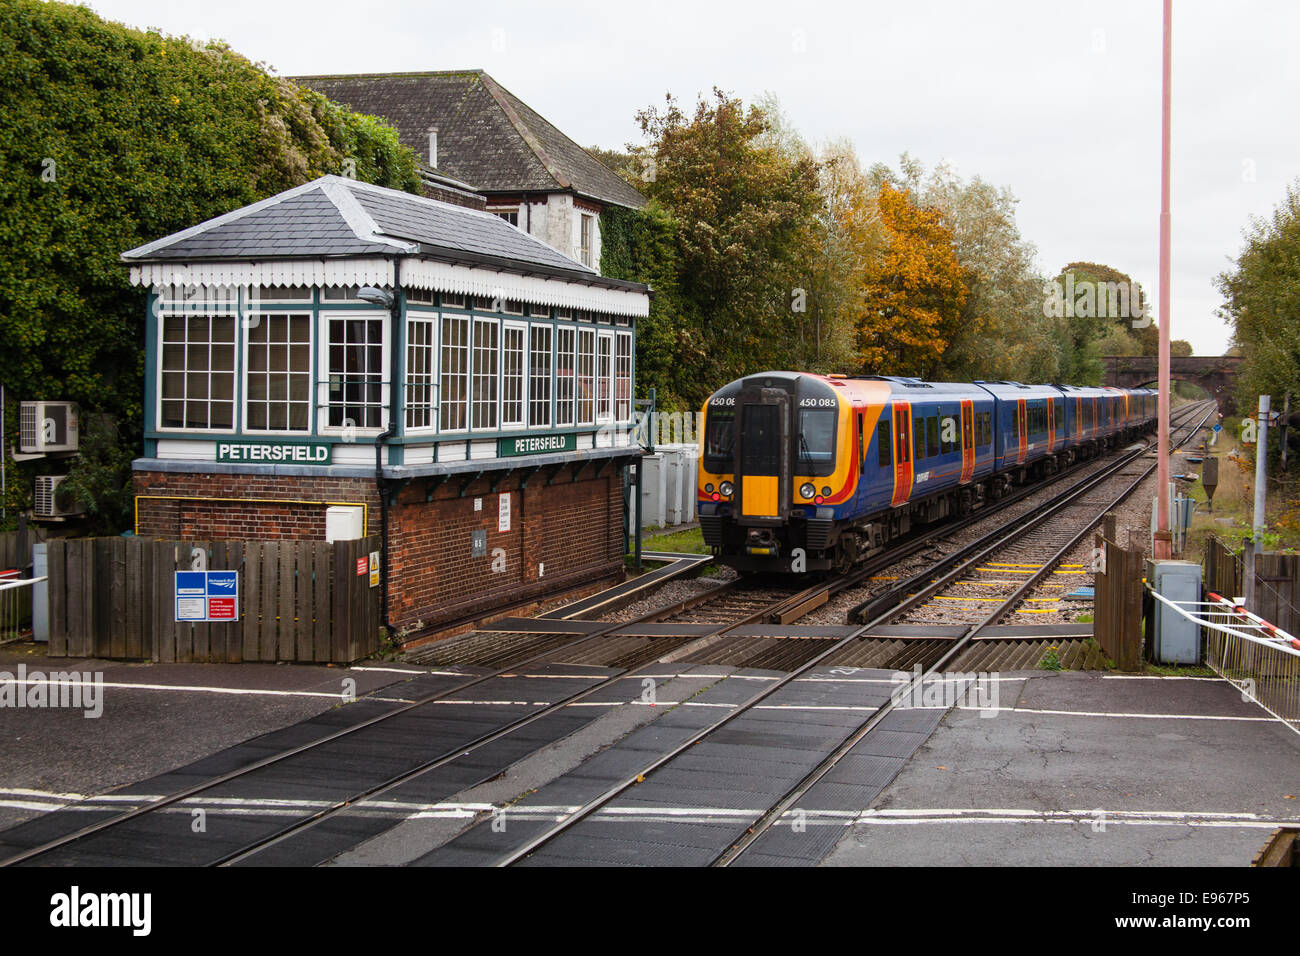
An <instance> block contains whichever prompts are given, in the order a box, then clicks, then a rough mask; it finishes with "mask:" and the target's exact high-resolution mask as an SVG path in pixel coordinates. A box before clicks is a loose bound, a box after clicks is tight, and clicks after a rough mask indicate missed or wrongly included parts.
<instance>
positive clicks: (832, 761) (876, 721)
mask: <svg viewBox="0 0 1300 956" xmlns="http://www.w3.org/2000/svg"><path fill="white" fill-rule="evenodd" d="M1213 412H1214V408H1213V406H1212V407H1211V408H1210V409H1209V410H1208V411H1207V412H1206V413H1205V415H1204V416H1202V417H1201V419H1200V420H1199V421H1197V422H1196V424H1195V425H1193V426H1192V428H1191V429H1190V430H1189V433H1188V435H1187V436H1186V437H1184V438H1183V439H1182V441H1180V442H1179V443H1178V444H1179V446H1181V445H1182V444H1185V443H1186V442H1187V441H1189V440H1190V439H1191V438H1192V437H1194V436H1195V435H1196V433H1197V431H1199V430H1200V428H1201V426H1202V425H1204V424H1205V421H1206V420H1207V419H1208V418H1209V417H1210V415H1211V414H1213ZM1194 417H1195V413H1193V414H1192V415H1190V416H1188V418H1189V419H1190V418H1194ZM1183 424H1185V422H1184V423H1183ZM1180 427H1181V425H1180ZM1134 457H1136V456H1134ZM1129 460H1132V459H1129ZM1119 467H1123V466H1122V465H1121V466H1119ZM1119 467H1117V468H1116V469H1114V470H1115V471H1116V472H1117V471H1118V470H1119ZM1155 470H1156V463H1155V462H1153V463H1152V464H1151V465H1149V466H1148V467H1147V468H1145V469H1144V470H1143V471H1142V473H1141V474H1139V475H1138V476H1137V477H1136V478H1134V480H1133V481H1131V482H1129V484H1128V485H1126V486H1125V487H1124V488H1123V490H1121V491H1120V493H1119V494H1118V495H1116V496H1115V497H1114V498H1113V499H1111V500H1110V501H1108V502H1107V503H1106V505H1105V506H1104V507H1102V508H1101V509H1100V511H1098V512H1096V513H1095V515H1094V517H1093V518H1092V520H1091V521H1089V522H1088V523H1087V524H1085V525H1084V526H1082V527H1081V528H1080V530H1079V531H1078V532H1077V533H1076V534H1074V535H1072V536H1071V537H1070V539H1069V541H1067V542H1066V543H1065V544H1064V545H1062V546H1061V547H1060V548H1058V549H1057V551H1056V553H1055V554H1054V555H1053V556H1052V557H1051V558H1050V559H1049V560H1047V561H1045V562H1043V564H1042V565H1041V567H1039V568H1038V570H1036V571H1035V572H1034V573H1033V574H1032V575H1030V577H1029V578H1028V579H1026V580H1025V581H1024V582H1023V583H1022V584H1021V585H1020V587H1018V588H1016V590H1015V591H1014V592H1013V593H1012V594H1011V595H1009V596H1008V597H1007V598H1006V600H1005V601H1003V602H1002V603H1001V604H1000V605H998V607H997V608H996V609H994V610H993V611H992V612H991V613H989V614H988V615H986V616H985V617H984V619H983V620H981V621H979V622H978V623H976V624H973V625H971V626H970V627H969V628H968V629H967V630H966V631H965V632H964V633H963V634H962V635H961V636H960V637H958V638H956V639H955V640H954V643H953V646H952V647H951V648H949V649H948V650H947V651H946V652H945V653H944V654H943V655H942V656H941V657H940V658H939V659H938V660H937V661H935V663H934V664H932V665H930V667H929V668H927V669H926V670H925V671H924V672H923V673H922V674H920V675H917V676H914V677H913V678H912V679H911V680H909V681H908V683H907V684H906V685H904V686H903V687H901V688H899V689H898V690H896V691H895V693H894V694H893V695H891V697H890V700H889V702H888V703H886V704H883V705H881V707H880V708H879V709H878V710H877V711H876V712H875V713H873V714H872V715H871V716H870V717H869V718H867V720H866V721H864V722H863V723H862V724H861V725H860V726H859V727H858V728H857V729H856V730H855V731H853V733H851V734H850V735H849V736H848V737H847V738H846V739H845V740H844V741H843V742H841V743H840V744H839V746H837V747H836V748H835V749H834V750H833V751H831V753H830V754H828V755H827V756H826V757H825V758H823V759H822V761H821V762H820V763H818V765H817V766H816V767H814V768H813V769H812V770H811V771H809V772H808V773H807V774H806V775H805V776H804V777H803V778H801V779H800V780H799V782H798V783H796V784H795V785H794V786H793V787H791V788H790V790H788V791H787V792H786V794H785V795H784V796H783V797H782V798H781V799H780V800H778V801H777V802H776V803H775V804H773V805H772V806H771V807H769V808H768V809H767V810H766V811H764V813H763V815H762V816H760V817H759V818H758V819H757V820H756V821H755V822H754V824H753V825H752V826H751V827H750V828H749V829H748V830H746V831H745V833H744V834H743V835H742V836H741V838H740V839H739V840H737V841H736V842H735V843H733V844H732V845H731V846H730V847H728V848H727V849H726V850H724V851H723V852H722V853H720V854H719V855H718V856H717V857H715V858H714V860H713V861H712V862H711V863H710V865H711V866H730V865H731V864H732V863H733V862H734V861H735V860H736V859H737V858H739V857H740V856H741V855H742V854H744V853H745V851H746V850H748V849H749V848H750V847H751V846H753V845H754V843H755V842H756V841H757V840H758V839H759V838H760V837H761V836H762V835H763V834H764V833H765V832H767V831H768V830H770V829H771V828H772V826H774V825H775V824H776V822H777V821H778V820H780V819H781V818H782V817H784V816H785V814H787V813H788V812H790V810H791V809H793V808H795V807H796V805H797V804H798V803H799V801H800V800H802V799H803V798H804V797H805V796H807V794H808V792H809V791H810V790H811V789H812V788H813V787H814V786H815V785H816V784H817V783H818V781H820V780H821V779H822V778H823V777H825V776H826V774H828V773H829V772H830V771H831V770H833V769H834V768H835V767H836V766H837V765H838V764H839V762H840V761H841V760H843V759H844V757H845V756H847V755H848V754H849V753H850V752H851V751H852V750H853V748H854V747H855V746H857V744H858V743H859V742H860V741H861V740H862V739H863V738H864V737H866V736H867V735H868V734H869V733H871V731H872V730H874V729H875V728H876V727H877V726H879V725H880V722H881V721H883V720H884V719H885V717H886V716H888V714H889V713H891V712H892V711H893V710H894V709H896V707H897V703H898V701H899V700H905V699H906V698H907V695H909V694H910V693H912V692H913V691H914V690H915V689H916V687H917V686H918V685H920V684H923V683H924V681H925V680H926V679H927V678H929V677H931V676H932V675H934V674H936V673H939V672H941V671H942V669H943V668H944V667H946V666H947V665H948V664H949V662H951V661H952V660H954V659H956V657H957V656H958V655H959V654H960V653H961V652H962V651H964V650H965V649H966V648H967V646H969V644H970V643H971V642H972V641H973V640H975V638H976V636H977V635H978V634H979V633H980V632H981V631H983V630H984V629H985V628H987V627H990V626H992V625H994V624H996V623H998V622H999V621H1001V620H1002V619H1003V618H1004V617H1006V616H1007V615H1008V614H1010V613H1011V612H1012V611H1013V610H1015V608H1016V606H1017V605H1018V604H1020V603H1021V601H1022V600H1023V598H1024V596H1025V595H1026V594H1028V593H1029V591H1030V590H1031V589H1032V588H1034V587H1035V586H1036V585H1037V584H1038V583H1039V582H1040V581H1042V580H1043V578H1045V577H1046V576H1047V574H1048V573H1049V572H1050V571H1051V570H1052V569H1053V568H1054V567H1055V566H1056V565H1057V564H1059V563H1060V562H1061V560H1062V559H1063V558H1064V557H1065V556H1066V555H1067V554H1069V553H1070V551H1071V550H1072V549H1073V548H1074V547H1075V546H1077V545H1078V543H1079V542H1080V541H1082V540H1083V539H1084V538H1085V537H1086V536H1087V534H1088V532H1089V531H1091V530H1092V529H1093V528H1095V527H1096V526H1097V524H1098V523H1100V522H1101V520H1102V519H1103V518H1104V517H1105V515H1106V512H1108V511H1109V510H1110V509H1112V508H1114V507H1116V506H1117V505H1119V504H1121V503H1123V502H1124V501H1125V500H1126V499H1127V498H1128V497H1129V496H1130V495H1132V494H1133V493H1134V492H1135V491H1136V490H1137V488H1138V486H1139V485H1141V484H1142V483H1143V482H1144V481H1146V480H1147V478H1149V477H1150V476H1151V473H1152V472H1153V471H1155ZM899 613H900V611H898V610H897V609H895V610H894V611H887V612H885V613H884V614H882V615H881V616H880V617H879V618H877V619H876V620H873V621H872V622H871V623H869V624H867V625H866V626H865V627H864V629H863V630H864V631H870V630H871V629H872V628H875V627H878V626H880V625H881V624H884V623H887V622H888V621H889V620H891V619H892V618H894V617H896V616H897V615H898V614H899Z"/></svg>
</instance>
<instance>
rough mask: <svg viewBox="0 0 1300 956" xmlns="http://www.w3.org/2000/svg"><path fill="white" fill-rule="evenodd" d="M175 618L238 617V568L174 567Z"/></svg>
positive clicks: (230, 619) (207, 619) (231, 618)
mask: <svg viewBox="0 0 1300 956" xmlns="http://www.w3.org/2000/svg"><path fill="white" fill-rule="evenodd" d="M176 620H178V621H194V622H203V621H238V620H239V572H238V571H177V572H176Z"/></svg>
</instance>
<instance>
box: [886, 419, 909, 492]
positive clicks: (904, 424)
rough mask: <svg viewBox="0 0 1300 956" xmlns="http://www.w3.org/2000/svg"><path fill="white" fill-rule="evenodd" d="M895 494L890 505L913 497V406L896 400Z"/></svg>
mask: <svg viewBox="0 0 1300 956" xmlns="http://www.w3.org/2000/svg"><path fill="white" fill-rule="evenodd" d="M893 416H894V496H893V497H892V498H891V499H890V502H889V503H890V505H892V506H893V507H898V506H899V505H902V504H906V503H907V500H908V499H909V498H911V497H912V406H911V405H909V404H908V403H907V402H894V405H893Z"/></svg>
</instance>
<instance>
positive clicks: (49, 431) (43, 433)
mask: <svg viewBox="0 0 1300 956" xmlns="http://www.w3.org/2000/svg"><path fill="white" fill-rule="evenodd" d="M18 424H19V436H18V443H19V451H21V452H24V453H26V454H37V455H43V454H46V453H47V452H54V451H76V450H77V406H76V405H75V404H73V403H72V402H23V403H22V408H21V410H20V413H19V417H18Z"/></svg>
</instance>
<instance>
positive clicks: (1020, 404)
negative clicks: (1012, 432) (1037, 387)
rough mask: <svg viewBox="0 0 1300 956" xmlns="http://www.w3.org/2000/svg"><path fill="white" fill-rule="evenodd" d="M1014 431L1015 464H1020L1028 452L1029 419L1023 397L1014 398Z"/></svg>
mask: <svg viewBox="0 0 1300 956" xmlns="http://www.w3.org/2000/svg"><path fill="white" fill-rule="evenodd" d="M1016 432H1017V433H1018V434H1017V435H1016V438H1017V448H1018V450H1017V457H1016V464H1017V465H1022V464H1024V462H1025V457H1026V456H1027V455H1028V454H1029V450H1028V448H1027V444H1028V441H1029V419H1028V413H1027V411H1026V409H1025V400H1024V399H1023V398H1018V399H1016Z"/></svg>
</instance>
